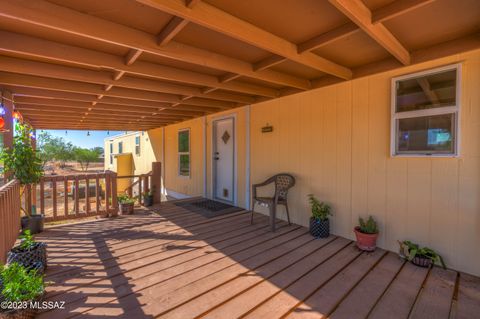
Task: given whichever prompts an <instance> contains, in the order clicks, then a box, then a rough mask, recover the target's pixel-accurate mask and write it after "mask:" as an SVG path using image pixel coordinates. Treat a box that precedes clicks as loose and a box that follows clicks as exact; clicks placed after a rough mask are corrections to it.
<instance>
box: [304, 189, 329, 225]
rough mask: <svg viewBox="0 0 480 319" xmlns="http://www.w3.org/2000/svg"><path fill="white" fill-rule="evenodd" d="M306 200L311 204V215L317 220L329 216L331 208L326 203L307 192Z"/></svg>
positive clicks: (325, 218)
mask: <svg viewBox="0 0 480 319" xmlns="http://www.w3.org/2000/svg"><path fill="white" fill-rule="evenodd" d="M308 201H309V202H310V205H311V206H312V217H313V218H315V219H319V220H327V219H328V216H331V215H332V213H331V208H330V206H329V205H328V204H325V203H324V202H320V201H319V200H318V199H317V198H316V197H315V196H314V195H313V194H308Z"/></svg>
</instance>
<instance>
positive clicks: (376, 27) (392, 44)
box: [329, 0, 410, 65]
mask: <svg viewBox="0 0 480 319" xmlns="http://www.w3.org/2000/svg"><path fill="white" fill-rule="evenodd" d="M329 2H330V3H331V4H332V5H333V6H335V7H336V8H337V9H338V10H339V11H341V12H342V13H343V14H345V15H346V16H347V17H348V18H349V19H350V20H352V21H353V22H354V23H355V24H357V25H358V26H359V27H360V28H361V29H362V30H363V31H365V32H366V33H367V34H368V35H369V36H370V37H371V38H373V39H374V40H375V41H377V43H378V44H380V45H381V46H382V47H384V48H385V50H387V51H388V52H390V54H392V55H393V56H394V57H395V58H397V59H398V60H399V61H400V62H401V63H402V64H404V65H408V64H410V53H409V52H408V51H407V50H406V49H405V48H404V47H403V45H402V44H401V43H400V42H398V40H397V38H395V36H393V34H392V33H390V31H388V29H387V28H386V27H385V26H384V25H383V24H381V23H378V24H373V23H372V12H371V11H370V9H368V7H367V6H366V5H365V4H364V3H363V2H362V1H361V0H329Z"/></svg>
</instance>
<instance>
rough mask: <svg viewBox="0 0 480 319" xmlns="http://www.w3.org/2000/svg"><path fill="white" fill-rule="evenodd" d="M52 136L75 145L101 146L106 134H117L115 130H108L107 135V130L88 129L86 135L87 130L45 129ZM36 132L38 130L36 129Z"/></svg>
mask: <svg viewBox="0 0 480 319" xmlns="http://www.w3.org/2000/svg"><path fill="white" fill-rule="evenodd" d="M45 131H46V132H48V133H50V134H51V135H53V136H58V137H62V138H63V139H64V140H65V141H67V142H71V143H72V144H73V145H75V146H79V147H83V148H92V147H95V146H101V147H103V139H104V138H105V137H107V136H114V135H117V134H119V133H120V132H117V131H110V135H107V131H90V136H87V131H70V130H69V131H67V134H65V130H61V131H60V130H45ZM37 134H38V131H37Z"/></svg>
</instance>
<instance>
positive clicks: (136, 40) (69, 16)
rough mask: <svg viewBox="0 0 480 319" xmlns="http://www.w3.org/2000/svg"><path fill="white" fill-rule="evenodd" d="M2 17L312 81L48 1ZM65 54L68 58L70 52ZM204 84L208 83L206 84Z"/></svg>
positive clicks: (22, 0) (302, 83)
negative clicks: (159, 42)
mask: <svg viewBox="0 0 480 319" xmlns="http://www.w3.org/2000/svg"><path fill="white" fill-rule="evenodd" d="M200 4H202V2H200V3H199V4H198V5H200ZM188 10H192V9H188ZM0 16H3V17H6V18H9V19H13V20H16V21H21V22H23V23H28V24H32V25H36V26H42V27H46V28H50V29H54V30H57V31H61V32H66V33H69V34H75V35H76V36H81V37H86V38H90V39H95V40H97V41H102V42H107V43H110V44H116V45H119V46H122V47H128V48H132V49H138V50H142V51H144V52H148V53H151V54H154V55H158V56H162V57H166V58H169V59H174V60H178V61H183V62H188V63H192V64H197V65H201V66H204V67H209V68H214V69H218V70H223V71H226V72H233V73H238V74H241V75H243V76H248V77H252V78H255V79H259V80H263V81H266V82H272V83H276V84H280V85H284V86H291V87H296V88H300V89H304V90H306V89H309V88H310V81H308V80H307V79H302V78H298V77H295V76H292V75H288V74H285V73H281V72H275V71H271V70H263V71H260V72H255V71H253V68H252V65H251V63H248V62H245V61H242V60H239V59H235V58H231V57H227V56H224V55H221V54H218V53H213V52H211V51H207V50H203V49H199V48H196V47H192V46H189V45H186V44H182V43H178V42H175V41H170V43H168V44H167V45H164V46H158V45H157V40H156V36H155V35H152V34H149V33H146V32H143V31H141V30H137V29H133V28H130V27H127V26H125V25H121V24H118V23H114V22H111V21H107V20H104V19H100V18H97V17H94V16H92V15H89V14H85V13H82V12H79V11H75V10H72V9H69V8H66V7H63V6H60V5H56V4H53V3H50V2H48V1H45V0H36V1H33V2H32V1H29V0H18V1H8V2H5V3H2V6H1V7H0ZM3 41H4V39H3V38H2V42H3ZM27 51H28V50H27ZM65 53H66V54H67V55H68V52H65ZM122 62H123V61H122ZM122 64H123V67H121V68H114V69H117V70H122V68H126V67H128V66H125V65H124V63H122ZM136 64H137V63H135V64H134V65H132V66H130V67H133V66H136ZM204 85H206V84H205V83H204Z"/></svg>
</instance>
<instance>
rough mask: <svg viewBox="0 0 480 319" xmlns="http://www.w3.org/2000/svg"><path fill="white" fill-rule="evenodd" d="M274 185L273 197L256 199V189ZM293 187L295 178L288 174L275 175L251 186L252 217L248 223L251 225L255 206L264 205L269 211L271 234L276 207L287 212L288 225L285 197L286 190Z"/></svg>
mask: <svg viewBox="0 0 480 319" xmlns="http://www.w3.org/2000/svg"><path fill="white" fill-rule="evenodd" d="M272 183H275V193H274V195H273V197H258V196H257V188H258V187H262V186H267V185H269V184H272ZM294 185H295V177H293V176H292V175H290V174H284V173H282V174H277V175H275V176H272V177H270V178H269V179H267V180H266V181H264V182H262V183H259V184H253V185H252V198H253V200H252V202H253V207H252V216H251V219H250V223H251V224H253V212H254V209H255V204H259V205H265V206H267V207H268V208H269V210H270V224H271V227H272V232H274V231H275V220H276V214H277V205H284V206H285V209H286V211H287V219H288V224H289V225H290V214H289V212H288V201H287V195H288V190H289V189H290V188H292V187H293V186H294Z"/></svg>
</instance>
